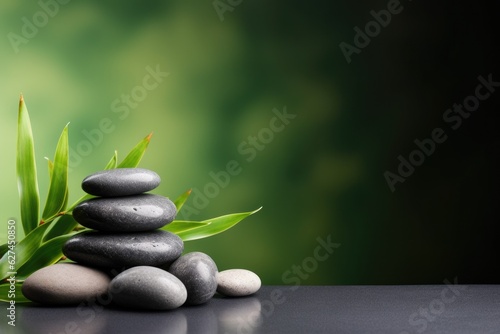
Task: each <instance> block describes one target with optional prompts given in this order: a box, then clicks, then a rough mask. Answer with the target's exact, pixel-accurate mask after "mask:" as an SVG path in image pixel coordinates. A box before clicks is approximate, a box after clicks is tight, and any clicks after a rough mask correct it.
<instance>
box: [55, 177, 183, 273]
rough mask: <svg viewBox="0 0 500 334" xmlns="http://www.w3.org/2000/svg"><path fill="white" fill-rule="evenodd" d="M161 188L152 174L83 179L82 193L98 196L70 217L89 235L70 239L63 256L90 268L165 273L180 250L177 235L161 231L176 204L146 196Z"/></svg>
mask: <svg viewBox="0 0 500 334" xmlns="http://www.w3.org/2000/svg"><path fill="white" fill-rule="evenodd" d="M159 184H160V177H159V176H158V174H156V173H155V172H153V171H150V170H147V169H139V168H119V169H111V170H106V171H101V172H97V173H95V174H92V175H90V176H88V177H86V178H85V179H84V180H83V182H82V188H83V190H84V191H85V192H87V193H88V194H90V195H94V196H99V197H96V198H92V199H89V200H86V201H83V202H82V203H80V204H79V205H78V206H77V207H75V209H74V210H73V218H74V219H75V220H76V221H77V222H78V223H80V224H81V225H83V226H85V227H87V228H90V229H93V231H88V232H83V233H80V234H78V235H76V236H74V237H73V238H71V239H69V240H68V241H67V242H66V244H65V245H64V248H63V252H64V255H66V256H67V257H68V258H70V259H71V260H73V261H75V262H78V263H81V264H84V265H88V266H91V267H98V268H107V269H115V270H120V271H122V270H124V269H127V268H131V267H135V266H141V265H142V266H153V267H160V268H168V266H169V265H170V264H172V262H174V261H175V260H176V259H177V258H178V257H179V256H180V255H181V253H182V251H183V249H184V245H183V242H182V240H181V239H180V238H179V237H178V236H177V235H175V234H173V233H170V232H167V231H163V230H159V228H161V227H163V226H165V225H167V224H168V223H170V222H171V221H172V220H174V218H175V215H176V214H177V211H176V208H175V205H174V203H172V201H170V200H169V199H168V198H166V197H162V196H159V195H153V194H147V193H145V192H147V191H150V190H153V189H154V188H156V187H157V186H158V185H159Z"/></svg>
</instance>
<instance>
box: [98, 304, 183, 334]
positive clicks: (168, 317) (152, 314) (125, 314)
mask: <svg viewBox="0 0 500 334" xmlns="http://www.w3.org/2000/svg"><path fill="white" fill-rule="evenodd" d="M106 313H107V316H106V318H107V319H106V328H105V331H104V332H103V333H138V334H139V333H158V334H170V333H172V334H174V333H175V334H186V333H187V330H188V321H187V319H186V316H185V315H184V313H183V312H182V311H181V310H180V309H177V310H174V311H136V310H124V309H110V310H108V311H107V312H106Z"/></svg>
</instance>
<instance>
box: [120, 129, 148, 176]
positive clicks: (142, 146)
mask: <svg viewBox="0 0 500 334" xmlns="http://www.w3.org/2000/svg"><path fill="white" fill-rule="evenodd" d="M151 136H153V133H150V134H149V135H147V136H146V137H145V138H144V139H143V140H141V141H140V142H139V143H138V144H137V145H136V146H135V147H134V148H133V149H132V150H131V151H130V152H129V153H128V154H127V156H126V157H125V159H123V161H122V162H121V163H120V164H119V165H118V167H117V168H135V167H137V166H138V165H139V162H141V159H142V156H143V155H144V152H146V149H147V148H148V145H149V142H150V141H151Z"/></svg>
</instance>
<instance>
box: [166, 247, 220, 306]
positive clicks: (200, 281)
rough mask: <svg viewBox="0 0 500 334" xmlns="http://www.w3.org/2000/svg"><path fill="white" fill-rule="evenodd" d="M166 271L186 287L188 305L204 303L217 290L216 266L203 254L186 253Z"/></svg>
mask: <svg viewBox="0 0 500 334" xmlns="http://www.w3.org/2000/svg"><path fill="white" fill-rule="evenodd" d="M168 271H169V272H170V273H172V274H173V275H174V276H176V277H177V278H178V279H180V280H181V282H182V283H184V286H186V290H187V294H188V295H187V300H186V304H188V305H199V304H203V303H206V302H207V301H209V300H210V299H211V298H212V297H213V296H214V294H215V291H216V290H217V276H216V275H217V271H218V270H217V265H216V264H215V262H214V260H212V258H211V257H210V256H208V255H207V254H205V253H201V252H192V253H187V254H185V255H183V256H181V257H180V258H178V259H177V260H176V261H175V262H174V263H172V265H171V266H170V268H169V269H168Z"/></svg>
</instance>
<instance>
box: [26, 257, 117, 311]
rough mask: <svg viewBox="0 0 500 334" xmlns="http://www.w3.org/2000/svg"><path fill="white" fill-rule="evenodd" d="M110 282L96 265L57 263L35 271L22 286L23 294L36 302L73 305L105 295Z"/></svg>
mask: <svg viewBox="0 0 500 334" xmlns="http://www.w3.org/2000/svg"><path fill="white" fill-rule="evenodd" d="M109 282H110V279H109V277H108V276H107V275H106V274H104V273H102V272H100V271H98V270H97V269H93V268H88V267H85V266H81V265H78V264H75V263H58V264H54V265H51V266H48V267H45V268H42V269H39V270H37V271H35V272H34V273H33V274H31V275H30V276H29V277H28V278H27V279H26V280H25V281H24V283H23V285H22V288H21V289H22V293H23V295H24V296H25V297H26V298H28V299H29V300H31V301H34V302H37V303H41V304H49V305H76V304H79V303H81V302H85V301H87V302H90V301H92V300H95V298H97V297H99V296H101V295H104V294H105V293H106V292H107V290H108V285H109Z"/></svg>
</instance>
